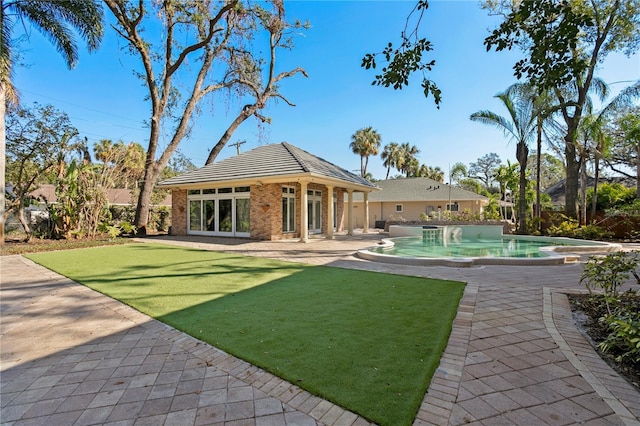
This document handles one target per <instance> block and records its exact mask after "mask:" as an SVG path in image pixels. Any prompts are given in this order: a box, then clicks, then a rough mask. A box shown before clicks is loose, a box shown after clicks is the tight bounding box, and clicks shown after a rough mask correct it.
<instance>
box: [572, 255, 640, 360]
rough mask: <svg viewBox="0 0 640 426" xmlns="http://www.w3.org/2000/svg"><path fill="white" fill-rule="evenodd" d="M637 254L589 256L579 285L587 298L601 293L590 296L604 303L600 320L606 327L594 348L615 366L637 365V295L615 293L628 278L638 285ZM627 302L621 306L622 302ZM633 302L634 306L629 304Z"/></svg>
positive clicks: (639, 329)
mask: <svg viewBox="0 0 640 426" xmlns="http://www.w3.org/2000/svg"><path fill="white" fill-rule="evenodd" d="M639 254H640V252H631V253H628V254H627V253H624V252H618V253H611V254H608V255H607V256H605V257H603V258H597V257H594V256H591V257H590V258H589V260H588V261H587V264H586V265H585V267H584V271H583V273H582V277H581V278H580V282H584V283H585V286H586V287H587V290H589V294H592V293H591V292H592V290H593V289H594V288H599V289H602V290H603V294H602V295H597V296H596V295H592V297H594V298H601V299H603V300H604V302H605V304H606V308H607V314H605V315H604V316H603V317H602V318H600V322H601V323H604V324H606V326H607V327H606V328H607V331H608V335H607V337H606V338H605V339H604V340H603V341H602V342H601V343H599V344H598V348H599V349H600V350H602V351H603V352H607V353H611V354H613V355H614V356H615V359H616V361H617V362H622V360H623V359H625V358H629V359H630V360H631V361H632V362H634V363H640V309H638V300H640V299H638V296H639V295H638V294H636V293H634V292H632V291H628V292H627V293H624V294H623V295H622V296H619V295H618V289H619V288H620V286H621V285H622V284H623V283H624V281H625V280H627V279H628V278H629V275H630V274H632V275H633V276H634V277H635V279H636V282H637V283H638V284H640V276H638V272H637V270H638V267H640V257H639V256H638V255H639ZM623 299H624V300H627V302H625V303H623V302H622V300H623ZM632 300H635V302H629V301H632Z"/></svg>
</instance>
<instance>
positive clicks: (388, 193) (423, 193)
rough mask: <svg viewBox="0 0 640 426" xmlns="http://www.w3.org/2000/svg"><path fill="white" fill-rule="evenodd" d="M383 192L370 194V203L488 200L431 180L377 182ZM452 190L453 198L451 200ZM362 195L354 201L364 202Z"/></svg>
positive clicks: (411, 179)
mask: <svg viewBox="0 0 640 426" xmlns="http://www.w3.org/2000/svg"><path fill="white" fill-rule="evenodd" d="M376 185H378V187H380V189H381V191H376V192H372V193H370V194H369V198H368V199H369V201H370V202H371V201H378V202H408V201H444V200H449V199H451V201H467V200H487V201H488V198H487V197H485V196H484V195H480V194H476V193H475V192H471V191H467V190H466V189H462V188H457V187H455V186H451V188H449V185H448V184H446V183H442V182H438V181H436V180H433V179H429V178H406V179H389V180H381V181H378V182H376ZM449 189H451V198H449ZM363 200H364V197H363V196H362V194H360V193H355V194H353V201H363Z"/></svg>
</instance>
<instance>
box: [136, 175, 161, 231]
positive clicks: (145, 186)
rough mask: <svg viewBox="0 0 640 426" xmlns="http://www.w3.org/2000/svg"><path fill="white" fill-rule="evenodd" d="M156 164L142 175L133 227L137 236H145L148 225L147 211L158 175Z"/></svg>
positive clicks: (149, 207)
mask: <svg viewBox="0 0 640 426" xmlns="http://www.w3.org/2000/svg"><path fill="white" fill-rule="evenodd" d="M158 170H159V168H158V167H157V164H154V165H153V166H151V167H147V168H146V170H145V173H144V180H143V181H142V185H140V195H138V204H137V206H136V217H135V226H136V229H137V234H138V235H147V225H148V224H149V210H150V209H151V195H152V194H153V188H154V187H155V184H156V180H157V179H158V176H159V175H160V173H159V172H158Z"/></svg>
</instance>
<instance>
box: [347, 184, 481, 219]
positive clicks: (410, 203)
mask: <svg viewBox="0 0 640 426" xmlns="http://www.w3.org/2000/svg"><path fill="white" fill-rule="evenodd" d="M376 185H378V187H379V188H380V189H381V190H380V191H376V192H373V193H371V195H370V196H369V197H368V200H367V201H368V204H369V207H368V211H369V214H368V221H369V223H371V224H374V223H376V222H379V223H380V222H381V221H387V220H407V221H419V220H421V217H420V216H421V214H422V213H424V214H426V215H429V216H430V217H434V218H438V215H439V214H441V213H442V212H445V211H451V213H452V214H454V215H455V214H456V213H457V212H463V211H469V212H470V213H478V214H481V213H482V212H483V209H484V207H485V206H486V205H487V204H488V203H489V199H488V198H487V197H485V196H482V195H480V194H476V193H475V192H471V191H467V190H464V189H461V188H456V187H455V186H451V185H448V184H446V183H442V182H438V181H436V180H433V179H429V178H406V179H389V180H381V181H378V182H376ZM353 202H354V210H355V213H354V218H355V226H356V227H358V226H360V225H361V224H363V223H364V221H365V217H366V216H365V213H364V212H365V210H366V209H365V208H364V199H363V197H362V195H361V194H359V193H358V194H354V197H353ZM380 227H382V226H380Z"/></svg>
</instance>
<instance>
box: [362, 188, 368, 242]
mask: <svg viewBox="0 0 640 426" xmlns="http://www.w3.org/2000/svg"><path fill="white" fill-rule="evenodd" d="M362 196H363V197H364V224H363V225H362V228H363V229H362V233H363V234H367V233H369V193H368V192H363V193H362Z"/></svg>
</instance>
